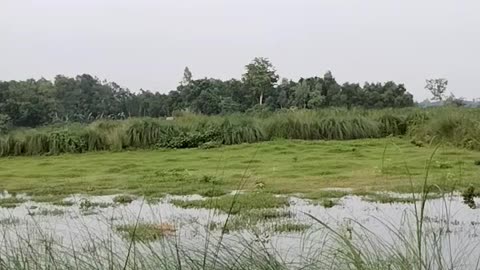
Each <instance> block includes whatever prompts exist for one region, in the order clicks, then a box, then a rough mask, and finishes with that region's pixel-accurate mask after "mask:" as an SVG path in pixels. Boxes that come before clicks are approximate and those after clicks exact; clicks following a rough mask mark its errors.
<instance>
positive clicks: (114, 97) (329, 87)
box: [0, 58, 413, 132]
mask: <svg viewBox="0 0 480 270" xmlns="http://www.w3.org/2000/svg"><path fill="white" fill-rule="evenodd" d="M278 79H279V76H278V75H277V73H276V71H275V69H274V67H273V66H272V64H271V63H270V62H269V61H268V60H267V59H265V58H255V59H254V60H253V61H252V62H251V63H250V64H248V65H247V66H246V71H245V74H243V76H242V79H241V80H236V79H231V80H226V81H222V80H218V79H211V78H204V79H192V73H191V72H190V70H188V68H186V69H185V72H184V79H183V80H182V82H181V83H180V85H179V86H178V87H177V89H176V90H173V91H170V92H169V93H168V94H161V93H158V92H151V91H145V90H140V91H139V92H132V91H130V90H129V89H125V88H122V87H120V86H119V85H118V84H116V83H114V82H106V81H100V80H99V79H97V78H95V77H93V76H91V75H88V74H83V75H78V76H76V77H74V78H69V77H66V76H62V75H58V76H56V77H55V79H54V80H53V81H49V80H46V79H39V80H35V79H29V80H25V81H0V132H3V131H5V130H7V129H9V128H10V127H12V126H13V127H36V126H41V125H46V124H52V123H65V122H82V123H88V122H92V121H94V120H98V119H125V118H128V117H165V116H172V115H174V114H176V112H181V111H190V112H194V113H201V114H206V115H215V114H230V113H235V112H246V111H274V110H279V109H282V108H292V107H296V108H302V109H320V108H326V107H347V108H351V107H361V108H387V107H393V108H400V107H407V106H412V105H413V98H412V95H411V94H409V93H408V92H407V91H406V89H405V87H404V86H403V85H402V84H396V83H394V82H386V83H365V85H363V86H360V85H359V84H352V83H344V84H339V83H337V81H336V80H335V78H334V77H333V75H332V73H331V72H327V73H326V74H325V75H324V76H323V77H311V78H301V79H300V80H299V81H297V82H294V81H291V80H288V79H282V80H281V81H280V82H278Z"/></svg>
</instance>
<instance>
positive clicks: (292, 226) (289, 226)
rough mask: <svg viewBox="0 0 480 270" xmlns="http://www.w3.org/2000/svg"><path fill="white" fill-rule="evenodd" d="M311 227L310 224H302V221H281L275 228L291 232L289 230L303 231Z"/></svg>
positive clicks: (278, 230) (282, 231) (279, 230)
mask: <svg viewBox="0 0 480 270" xmlns="http://www.w3.org/2000/svg"><path fill="white" fill-rule="evenodd" d="M308 228H310V225H307V224H301V223H293V222H287V223H279V224H275V225H274V227H273V230H274V231H275V232H278V233H289V232H302V231H305V230H307V229H308Z"/></svg>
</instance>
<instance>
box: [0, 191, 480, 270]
mask: <svg viewBox="0 0 480 270" xmlns="http://www.w3.org/2000/svg"><path fill="white" fill-rule="evenodd" d="M389 195H390V196H404V195H400V194H389ZM9 196H11V195H9V194H8V193H6V192H5V193H3V194H2V195H1V197H4V198H5V197H9ZM17 196H19V197H23V198H25V199H27V201H26V202H23V203H21V204H19V205H18V206H17V207H15V208H0V228H1V229H0V230H2V234H3V241H4V242H8V241H9V243H10V245H14V244H15V241H16V240H14V239H15V237H19V236H22V235H31V234H41V235H43V236H45V235H48V236H49V237H51V238H52V239H55V241H59V242H61V243H63V245H79V246H82V245H83V244H84V243H85V242H86V241H88V240H89V239H102V238H109V239H113V241H117V242H118V243H125V239H124V238H122V236H121V235H120V233H119V232H118V231H117V230H116V229H115V228H116V227H117V226H118V225H126V224H127V225H133V224H136V223H148V224H159V225H160V224H170V225H171V226H174V228H175V232H174V234H173V235H172V236H166V237H173V238H175V239H181V240H182V242H184V243H188V244H189V245H198V246H202V245H204V243H205V239H206V237H205V236H206V235H207V234H211V235H213V236H216V237H217V238H218V237H219V236H220V229H216V230H213V231H212V230H211V229H209V224H211V223H219V224H221V223H224V222H225V220H226V219H227V215H226V214H224V213H221V212H218V211H213V210H208V209H183V208H179V207H176V206H175V205H173V204H172V203H171V201H172V200H173V199H177V200H178V199H180V200H201V199H205V198H203V197H201V196H199V195H191V196H166V197H164V198H161V199H160V200H158V201H155V202H148V201H146V200H143V199H142V198H136V199H135V200H133V201H132V202H131V203H127V204H118V203H117V204H116V203H113V198H114V197H115V196H84V195H74V196H71V197H69V198H66V199H65V201H67V202H71V203H72V205H70V206H56V205H51V204H47V203H38V202H33V201H29V200H28V197H26V196H24V195H17ZM289 200H290V205H289V206H288V207H284V208H282V209H281V210H282V211H289V212H290V213H291V215H290V216H288V217H283V218H278V219H270V220H266V221H265V222H264V223H262V224H258V225H257V227H256V228H254V229H251V228H250V229H245V230H239V231H231V232H229V233H228V234H227V235H225V236H224V238H223V241H225V242H227V243H229V245H235V244H234V243H238V239H239V238H241V239H244V241H243V242H245V241H252V242H253V241H256V242H259V241H260V242H262V244H264V245H267V246H268V247H269V248H271V249H272V250H275V251H276V254H277V256H279V257H281V258H282V259H283V260H291V261H295V260H298V259H299V258H302V257H305V256H309V255H308V253H309V252H312V254H313V253H315V252H314V251H315V250H317V251H318V249H320V248H321V246H322V244H323V242H325V239H326V238H325V235H327V234H332V232H331V231H330V228H331V229H332V230H334V231H335V232H337V233H339V234H340V235H342V236H345V237H347V238H352V239H356V240H357V241H360V242H365V243H366V242H368V243H369V244H368V245H367V244H365V246H366V248H367V249H368V248H373V247H374V246H375V245H376V243H375V241H379V242H382V245H383V246H385V245H388V246H395V245H402V244H403V243H402V244H401V243H399V238H404V239H411V241H414V239H415V238H414V237H415V230H416V224H417V223H416V219H415V204H412V203H410V204H407V203H389V204H383V203H377V202H370V201H367V200H365V199H364V198H362V197H359V196H345V197H343V198H341V199H339V200H338V204H337V205H335V206H333V207H331V208H325V207H323V206H321V205H320V204H318V203H315V202H313V201H310V200H306V199H302V198H298V197H289ZM85 201H88V202H90V203H92V204H93V206H91V207H85V206H84V205H83V206H82V202H85ZM476 203H477V205H480V201H478V200H477V201H476ZM416 205H417V209H420V203H419V202H418V203H417V204H416ZM424 217H425V218H424V232H425V233H424V234H425V237H426V238H428V239H433V238H435V237H436V239H440V241H439V242H440V243H441V244H442V253H445V254H444V255H445V256H448V257H449V258H450V259H449V260H451V261H462V263H465V261H468V264H470V265H474V264H475V263H476V260H477V259H478V256H471V255H469V254H470V253H468V254H467V253H466V252H465V251H466V250H467V248H468V250H469V251H471V252H472V254H479V253H478V252H475V251H473V249H476V248H477V247H476V245H477V244H476V243H479V241H480V237H479V236H480V210H477V209H471V208H469V207H468V206H467V205H465V204H464V203H463V200H462V198H461V197H460V196H458V194H457V195H452V196H447V197H444V198H440V199H431V200H428V201H427V202H426V204H425V214H424ZM315 219H318V220H315ZM319 221H320V222H319ZM283 223H284V224H292V223H294V224H305V225H308V226H309V228H308V229H306V230H304V231H302V232H276V231H275V230H272V229H271V228H272V226H269V225H271V224H283ZM326 226H327V227H326ZM430 236H432V238H430ZM9 237H10V238H9ZM213 238H215V237H212V239H213ZM229 241H230V242H229ZM408 241H410V240H408ZM408 241H407V242H408ZM400 242H401V241H400ZM1 248H7V245H2V247H1ZM443 250H444V251H443ZM307 251H308V252H307ZM477 251H478V249H477ZM447 253H448V254H447ZM312 256H313V255H312ZM464 266H465V265H464ZM464 269H468V267H465V268H464Z"/></svg>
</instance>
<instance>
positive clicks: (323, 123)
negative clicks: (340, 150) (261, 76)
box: [0, 107, 480, 156]
mask: <svg viewBox="0 0 480 270" xmlns="http://www.w3.org/2000/svg"><path fill="white" fill-rule="evenodd" d="M478 119H480V110H477V109H466V108H451V107H447V108H436V109H428V110H425V109H397V110H392V109H384V110H360V109H353V110H346V109H325V110H318V111H312V110H286V111H279V112H275V113H262V114H243V115H240V114H239V115H230V116H202V115H195V114H184V115H183V116H180V117H178V118H176V119H175V120H165V119H155V118H131V119H127V120H120V121H118V120H117V121H114V120H99V121H95V122H93V123H91V124H70V125H61V126H49V127H44V128H37V129H18V130H15V131H12V132H10V133H8V134H6V135H3V136H0V156H22V155H56V154H61V153H85V152H90V151H121V150H132V149H162V148H177V149H178V148H195V147H200V148H203V149H208V148H215V147H218V146H220V145H233V144H241V143H254V142H262V141H270V140H275V139H300V140H351V139H365V138H383V137H388V136H404V137H406V138H409V139H410V140H411V141H412V143H413V144H415V145H417V146H419V147H421V146H426V145H437V144H442V143H443V144H450V145H452V146H457V147H461V148H466V149H471V150H480V141H479V139H478V138H480V121H479V120H478Z"/></svg>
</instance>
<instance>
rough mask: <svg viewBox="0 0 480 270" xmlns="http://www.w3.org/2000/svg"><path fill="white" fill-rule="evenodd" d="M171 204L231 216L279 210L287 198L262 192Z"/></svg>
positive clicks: (284, 204) (286, 201)
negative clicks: (218, 211) (219, 212)
mask: <svg viewBox="0 0 480 270" xmlns="http://www.w3.org/2000/svg"><path fill="white" fill-rule="evenodd" d="M171 202H172V203H173V204H174V205H176V206H178V207H182V208H206V209H218V210H220V211H222V212H225V213H230V214H233V215H234V214H239V213H241V212H244V211H249V210H252V209H267V208H280V207H284V206H288V205H289V202H288V198H287V197H279V196H275V195H273V194H269V193H264V192H253V193H245V194H238V195H225V196H221V197H218V198H211V199H207V200H193V201H183V200H172V201H171Z"/></svg>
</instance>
